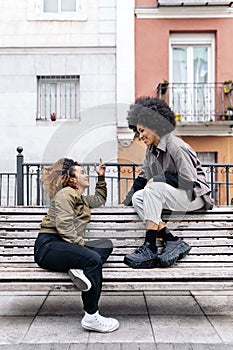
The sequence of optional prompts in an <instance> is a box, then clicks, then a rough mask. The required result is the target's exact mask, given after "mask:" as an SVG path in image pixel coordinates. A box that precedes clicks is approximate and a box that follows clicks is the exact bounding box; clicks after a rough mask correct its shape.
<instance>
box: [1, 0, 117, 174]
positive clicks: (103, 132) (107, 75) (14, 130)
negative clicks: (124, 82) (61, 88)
mask: <svg viewBox="0 0 233 350" xmlns="http://www.w3.org/2000/svg"><path fill="white" fill-rule="evenodd" d="M41 3H42V0H28V1H27V0H21V1H18V2H15V1H12V0H9V1H2V2H1V3H0V105H1V109H0V130H1V131H0V135H1V145H2V146H1V149H0V157H1V164H0V171H13V170H14V169H15V155H16V148H17V146H19V145H21V146H23V148H24V154H25V161H43V160H49V161H53V160H55V159H56V158H57V157H60V156H64V155H69V156H74V157H75V158H77V159H78V160H80V161H90V160H92V161H98V159H99V157H100V156H102V157H103V159H104V161H110V160H115V159H116V158H117V137H116V123H117V118H116V85H117V82H116V1H115V0H89V1H88V8H87V17H86V19H82V20H76V19H74V20H64V21H61V20H41V19H38V18H36V16H34V18H33V15H34V14H35V13H34V12H35V11H36V9H37V7H38V6H39V5H38V4H41ZM85 3H86V2H85ZM69 74H70V75H79V76H80V108H81V120H80V121H78V120H72V121H69V122H67V121H64V120H63V121H59V120H57V121H56V122H50V121H44V122H41V121H36V111H37V76H41V75H69ZM106 145H107V146H106Z"/></svg>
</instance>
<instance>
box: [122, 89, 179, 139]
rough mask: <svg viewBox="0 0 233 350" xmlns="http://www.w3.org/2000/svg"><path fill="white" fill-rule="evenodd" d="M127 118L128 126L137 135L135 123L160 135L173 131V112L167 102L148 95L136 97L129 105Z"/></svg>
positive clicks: (174, 122) (174, 124) (174, 123)
mask: <svg viewBox="0 0 233 350" xmlns="http://www.w3.org/2000/svg"><path fill="white" fill-rule="evenodd" d="M127 120H128V125H129V128H130V129H133V131H134V132H135V136H137V137H138V136H139V135H138V132H137V124H141V125H143V126H144V127H146V128H149V129H151V130H153V131H156V133H157V134H158V135H159V136H160V137H161V136H163V135H166V134H168V133H169V132H171V131H173V130H174V129H175V126H176V121H175V113H174V112H173V111H172V110H171V108H170V107H169V106H168V105H167V103H166V102H165V101H164V100H161V99H159V98H157V97H149V96H144V97H143V96H142V97H138V98H137V99H136V100H135V103H134V104H132V105H130V108H129V111H128V116H127Z"/></svg>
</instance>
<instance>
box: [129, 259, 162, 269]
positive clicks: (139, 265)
mask: <svg viewBox="0 0 233 350" xmlns="http://www.w3.org/2000/svg"><path fill="white" fill-rule="evenodd" d="M124 263H125V264H126V265H127V266H129V267H132V268H133V269H153V268H155V267H157V260H148V261H143V262H135V261H132V260H130V259H128V258H124Z"/></svg>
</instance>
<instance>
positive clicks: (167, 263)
mask: <svg viewBox="0 0 233 350" xmlns="http://www.w3.org/2000/svg"><path fill="white" fill-rule="evenodd" d="M182 249H183V251H182ZM179 250H181V252H180V253H179V255H178V256H173V257H171V258H170V259H166V257H165V258H164V259H163V258H162V259H161V257H159V258H158V265H159V266H160V267H170V266H172V265H174V264H175V263H176V262H177V261H178V260H181V259H183V258H184V257H185V256H186V255H187V254H188V253H189V252H190V250H191V247H190V246H186V247H184V246H183V247H182V246H181V247H179ZM174 253H175V252H174ZM174 253H171V255H173V254H174Z"/></svg>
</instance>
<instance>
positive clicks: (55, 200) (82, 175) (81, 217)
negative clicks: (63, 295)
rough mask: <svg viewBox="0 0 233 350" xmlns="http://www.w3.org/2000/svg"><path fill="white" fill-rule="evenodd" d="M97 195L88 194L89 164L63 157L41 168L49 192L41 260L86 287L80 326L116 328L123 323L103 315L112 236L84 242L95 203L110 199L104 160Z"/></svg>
mask: <svg viewBox="0 0 233 350" xmlns="http://www.w3.org/2000/svg"><path fill="white" fill-rule="evenodd" d="M95 171H96V172H97V174H98V182H97V183H96V188H95V194H94V195H86V196H84V195H83V192H84V190H85V189H86V188H87V187H88V186H89V181H88V175H87V174H86V172H85V170H84V168H83V167H82V166H81V165H80V164H79V163H78V162H76V161H74V160H72V159H69V158H62V159H59V160H58V161H57V162H56V163H54V164H53V165H51V166H49V167H46V168H44V170H43V172H42V183H43V187H44V189H45V190H46V192H47V193H48V195H49V197H50V200H51V202H50V206H49V209H48V213H47V215H45V217H44V218H43V219H42V222H41V228H40V232H39V234H38V237H37V239H36V242H35V247H34V256H35V261H36V263H37V264H38V265H39V266H40V267H41V268H43V269H47V270H51V271H58V272H68V274H69V276H70V278H71V279H72V281H73V283H74V285H75V286H76V287H78V289H79V290H81V291H82V301H83V309H84V311H85V315H84V317H83V318H82V321H81V325H82V327H83V328H85V329H87V330H93V331H97V332H112V331H115V330H116V329H117V328H118V327H119V323H118V321H117V320H116V319H114V318H107V317H103V316H101V315H100V314H99V306H98V303H99V298H100V294H101V288H102V266H103V264H104V263H105V262H106V260H107V258H108V257H109V255H110V254H111V252H112V249H113V246H112V242H111V241H110V240H108V239H101V240H93V241H91V242H85V239H84V235H85V229H86V226H87V223H88V222H89V220H90V215H91V212H90V208H94V207H99V206H101V205H103V204H105V201H106V198H107V187H106V182H105V165H104V164H103V163H102V160H101V159H100V164H99V166H98V167H97V166H95Z"/></svg>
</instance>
